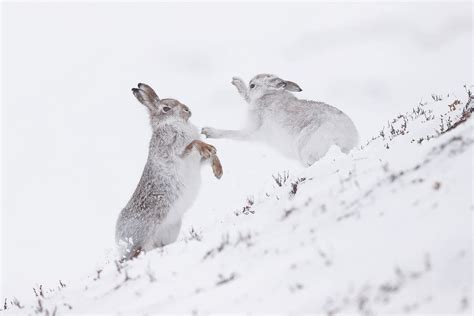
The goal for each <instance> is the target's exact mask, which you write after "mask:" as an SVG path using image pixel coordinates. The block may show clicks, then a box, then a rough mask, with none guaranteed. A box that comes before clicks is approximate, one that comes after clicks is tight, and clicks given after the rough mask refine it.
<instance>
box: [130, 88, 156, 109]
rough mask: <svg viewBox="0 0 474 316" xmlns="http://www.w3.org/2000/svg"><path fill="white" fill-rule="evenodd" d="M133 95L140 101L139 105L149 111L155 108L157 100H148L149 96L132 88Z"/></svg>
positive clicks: (140, 90)
mask: <svg viewBox="0 0 474 316" xmlns="http://www.w3.org/2000/svg"><path fill="white" fill-rule="evenodd" d="M132 92H133V95H134V96H135V98H137V100H138V101H140V103H141V104H143V105H144V106H146V107H147V108H148V109H149V110H150V111H152V110H153V109H154V108H156V103H157V102H158V100H156V99H154V98H150V96H149V94H148V93H146V92H145V91H144V90H142V89H137V88H132Z"/></svg>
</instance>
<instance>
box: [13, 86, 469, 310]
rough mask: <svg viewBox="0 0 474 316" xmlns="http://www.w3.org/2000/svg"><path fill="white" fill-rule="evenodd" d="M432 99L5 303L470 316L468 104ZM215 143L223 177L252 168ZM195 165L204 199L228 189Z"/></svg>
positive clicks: (245, 155)
mask: <svg viewBox="0 0 474 316" xmlns="http://www.w3.org/2000/svg"><path fill="white" fill-rule="evenodd" d="M432 98H433V100H432V101H431V102H428V103H420V104H417V105H416V106H415V107H414V108H413V109H410V108H409V107H407V110H409V111H408V112H406V113H404V114H400V115H399V116H397V117H396V118H394V119H393V120H390V121H388V122H386V123H385V124H384V123H383V122H381V125H382V126H383V127H382V128H381V130H380V133H379V134H377V135H374V137H373V138H372V139H371V140H369V141H368V142H367V143H366V144H363V145H362V146H361V148H359V149H356V150H354V151H353V152H352V153H351V154H350V155H344V154H342V153H340V151H339V150H338V149H337V148H335V147H334V148H332V149H331V151H330V153H329V154H328V155H327V156H326V157H324V158H323V159H322V160H321V161H319V162H318V163H316V164H315V165H313V166H312V167H310V168H308V169H303V168H300V167H295V168H293V169H290V170H281V171H280V173H279V174H276V173H275V174H273V176H272V174H271V173H269V174H268V181H267V182H266V183H257V184H255V186H252V185H251V182H252V179H249V180H248V181H249V189H244V190H242V189H241V190H240V191H244V192H246V194H248V196H247V197H246V198H243V197H242V196H239V198H238V199H237V200H238V201H237V200H235V201H234V200H230V201H227V203H225V205H220V204H219V203H216V205H199V204H198V205H195V206H194V207H193V209H192V210H190V211H189V212H188V213H187V214H186V218H185V223H184V225H183V229H182V232H181V235H180V238H179V240H178V241H177V242H176V243H174V244H172V245H169V246H167V247H165V248H163V249H160V250H156V251H152V252H149V253H148V254H146V255H141V256H140V257H139V258H138V259H136V260H133V261H131V262H128V263H126V264H124V265H119V264H117V262H115V261H114V254H110V256H109V260H107V261H106V262H104V263H103V264H100V265H98V266H97V269H96V271H91V273H90V274H89V275H88V276H86V277H84V278H83V279H81V280H74V281H70V283H69V282H68V283H67V284H65V285H63V284H59V283H58V284H56V285H54V286H51V285H49V286H47V287H46V286H41V287H37V288H36V289H35V293H36V294H37V296H36V297H35V296H33V295H31V296H30V297H28V298H21V299H18V300H16V299H13V298H8V299H7V300H6V307H7V311H11V312H13V313H17V312H33V311H36V312H45V313H48V312H49V313H52V312H53V311H57V312H67V311H73V312H78V313H107V312H112V311H113V312H123V313H140V314H142V313H144V314H147V313H153V312H193V313H207V312H248V311H253V312H297V313H300V312H319V313H325V314H328V315H332V314H338V313H346V312H355V313H360V314H364V315H371V314H374V313H375V314H380V313H389V312H395V313H417V314H419V313H423V314H430V313H445V314H454V313H464V314H470V313H471V311H472V301H471V297H472V270H471V269H472V231H471V224H472V212H473V210H474V208H473V204H472V182H471V180H472V172H473V170H472V154H473V152H472V149H473V143H474V136H473V132H474V130H473V127H474V124H473V123H474V120H472V119H471V118H470V113H471V111H472V105H473V103H472V102H474V99H469V97H466V96H464V95H459V94H458V95H449V96H447V95H439V96H438V95H433V96H432ZM216 145H218V148H219V149H220V152H221V154H222V160H223V161H225V162H227V164H226V165H227V168H228V170H229V171H228V172H227V173H226V174H225V177H232V176H233V174H232V166H233V165H234V164H236V165H237V164H242V163H251V158H250V159H249V157H252V155H253V153H252V154H249V153H250V149H249V150H248V151H247V152H245V151H242V152H241V154H240V155H239V156H238V157H229V156H227V154H226V153H227V152H229V153H235V150H234V149H230V148H232V147H233V146H240V145H242V144H239V143H236V142H233V141H224V140H222V141H219V142H216ZM243 146H245V147H247V146H248V144H243ZM247 160H248V161H247ZM203 173H204V174H205V175H209V177H208V178H209V179H208V180H205V183H206V182H210V183H211V185H208V186H207V188H206V189H204V192H203V194H210V193H213V194H215V195H220V194H225V193H224V191H228V190H229V189H230V188H228V187H226V183H225V182H223V183H219V182H218V181H215V182H211V180H210V179H211V176H210V173H211V172H210V170H209V169H207V168H204V170H203ZM223 179H224V178H223ZM219 187H220V189H219ZM250 188H258V189H250ZM236 195H238V194H236ZM19 306H20V307H21V309H18V308H19Z"/></svg>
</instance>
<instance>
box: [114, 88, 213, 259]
mask: <svg viewBox="0 0 474 316" xmlns="http://www.w3.org/2000/svg"><path fill="white" fill-rule="evenodd" d="M138 87H139V88H138V89H137V88H134V89H132V91H133V94H134V95H135V96H136V97H137V99H138V100H139V101H140V102H141V103H142V104H144V105H145V106H146V107H147V108H148V110H149V113H150V122H151V126H152V129H153V135H152V138H151V140H150V145H149V153H148V159H147V162H146V164H145V168H144V170H143V174H142V176H141V179H140V182H139V183H138V185H137V188H136V189H135V192H134V193H133V195H132V197H131V199H130V201H129V202H128V204H127V205H126V206H125V208H124V209H123V210H122V211H121V213H120V215H119V218H118V220H117V224H116V234H115V237H116V242H117V243H118V244H119V248H120V252H121V254H122V256H123V258H124V259H130V258H133V257H135V256H136V255H138V253H140V252H141V251H147V250H150V249H153V248H156V247H162V246H164V245H167V244H169V243H172V242H174V241H175V240H176V238H177V237H178V234H179V230H180V227H181V219H182V215H183V213H184V211H185V210H186V209H187V208H189V206H190V205H191V204H192V202H193V200H194V198H195V197H196V195H197V192H198V188H199V184H200V179H201V178H200V165H201V159H202V155H201V154H200V152H199V151H198V150H195V148H194V146H193V144H194V143H193V141H195V140H199V131H198V129H197V128H196V127H195V126H194V125H192V124H191V123H189V122H188V119H189V117H190V116H191V112H190V111H189V108H188V107H187V106H185V105H184V104H182V103H180V102H179V101H177V100H174V99H162V100H160V99H159V98H158V96H157V95H156V93H154V91H153V89H151V87H149V86H146V85H144V84H139V85H138ZM203 144H204V143H203ZM205 145H207V144H205ZM207 146H210V145H207ZM210 148H211V149H212V148H213V147H212V146H210ZM185 149H186V150H185ZM214 154H215V149H214V151H213V152H208V153H207V156H206V158H207V157H211V156H213V155H214ZM216 159H217V157H216Z"/></svg>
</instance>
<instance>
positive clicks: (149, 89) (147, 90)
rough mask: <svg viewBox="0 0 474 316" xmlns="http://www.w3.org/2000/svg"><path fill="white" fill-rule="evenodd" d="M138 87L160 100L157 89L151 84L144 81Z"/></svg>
mask: <svg viewBox="0 0 474 316" xmlns="http://www.w3.org/2000/svg"><path fill="white" fill-rule="evenodd" d="M138 89H140V90H143V91H145V92H146V93H147V94H148V95H149V96H150V97H151V98H154V99H156V100H157V101H160V98H159V97H158V95H157V94H156V92H155V90H153V89H152V88H151V87H150V86H149V85H147V84H144V83H139V84H138Z"/></svg>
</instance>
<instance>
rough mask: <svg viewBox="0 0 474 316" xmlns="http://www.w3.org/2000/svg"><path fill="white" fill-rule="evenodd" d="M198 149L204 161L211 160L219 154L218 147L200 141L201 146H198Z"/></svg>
mask: <svg viewBox="0 0 474 316" xmlns="http://www.w3.org/2000/svg"><path fill="white" fill-rule="evenodd" d="M197 149H198V151H199V153H200V154H201V157H202V158H204V159H209V158H211V157H212V156H214V155H215V154H216V152H217V150H216V147H214V146H212V145H209V144H207V143H205V142H201V141H199V145H198V146H197Z"/></svg>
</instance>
